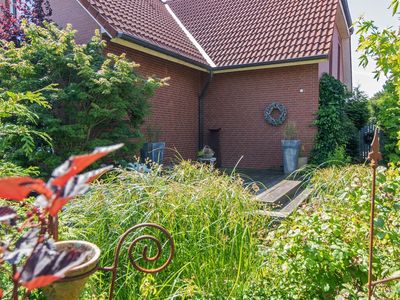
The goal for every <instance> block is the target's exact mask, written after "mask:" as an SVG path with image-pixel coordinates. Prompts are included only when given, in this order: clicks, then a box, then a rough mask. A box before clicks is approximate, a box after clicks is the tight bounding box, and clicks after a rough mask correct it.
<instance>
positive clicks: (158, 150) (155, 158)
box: [140, 142, 165, 165]
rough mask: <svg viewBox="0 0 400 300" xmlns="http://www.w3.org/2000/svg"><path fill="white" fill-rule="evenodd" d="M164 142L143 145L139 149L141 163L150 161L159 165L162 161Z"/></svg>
mask: <svg viewBox="0 0 400 300" xmlns="http://www.w3.org/2000/svg"><path fill="white" fill-rule="evenodd" d="M164 151H165V142H155V143H145V144H144V145H143V147H142V149H140V158H141V161H142V163H145V162H146V160H151V161H152V162H155V163H157V164H159V165H161V164H162V163H163V161H164Z"/></svg>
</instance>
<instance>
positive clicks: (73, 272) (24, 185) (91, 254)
mask: <svg viewBox="0 0 400 300" xmlns="http://www.w3.org/2000/svg"><path fill="white" fill-rule="evenodd" d="M122 146H123V144H118V145H114V146H110V147H99V148H96V149H95V150H94V151H93V152H92V153H90V154H83V155H77V156H72V157H70V158H69V159H68V160H67V161H66V162H65V163H63V164H62V165H61V166H59V167H58V168H56V169H55V170H54V171H53V173H52V177H51V178H50V180H49V181H48V182H47V183H45V182H44V181H42V180H41V179H33V178H30V177H9V178H2V179H0V198H4V199H7V200H11V201H16V202H24V206H25V207H27V208H28V209H27V213H26V218H25V219H24V218H22V217H20V216H19V215H18V214H17V211H16V210H15V209H13V208H11V207H7V206H4V207H0V226H4V227H5V228H6V230H7V232H12V238H11V239H7V240H5V241H0V266H1V265H2V264H4V263H8V264H10V265H11V266H12V271H11V272H12V274H11V275H12V276H11V277H12V281H13V291H12V299H13V300H17V299H18V297H19V293H18V290H19V289H20V287H21V286H22V287H23V288H25V290H26V291H25V296H24V297H27V296H29V295H30V293H31V291H32V290H33V289H37V288H44V292H45V294H46V295H47V296H48V297H49V298H50V299H61V300H62V299H68V300H71V299H78V297H79V294H80V292H81V290H82V289H83V287H84V285H85V283H86V281H87V279H88V277H89V276H90V275H91V274H93V273H94V272H96V271H98V270H103V271H110V272H112V281H111V288H110V299H112V297H113V291H114V287H115V280H116V275H117V270H118V261H119V255H120V250H121V247H122V244H123V242H124V241H125V239H126V238H127V236H128V235H129V234H130V233H131V232H134V231H136V230H137V229H140V228H145V227H150V228H156V229H158V230H160V231H161V232H162V233H163V234H164V235H165V236H167V238H168V242H169V246H170V255H169V257H168V260H167V261H166V262H165V263H164V264H163V265H162V266H161V267H159V268H156V269H146V268H143V267H141V266H140V265H139V264H138V263H137V262H136V259H135V258H134V257H133V254H132V251H133V249H134V248H135V246H136V244H137V243H138V242H139V241H142V240H150V241H152V242H154V243H155V245H156V248H157V253H156V255H155V256H153V257H149V254H148V248H147V246H145V247H144V249H143V252H142V259H144V260H145V261H150V262H153V261H157V260H158V259H159V258H160V256H161V253H162V244H161V242H160V241H159V240H158V239H156V238H155V237H153V236H150V235H144V236H141V237H138V238H136V239H135V240H134V241H133V242H132V243H131V245H130V247H129V250H128V254H129V257H130V259H131V263H132V265H133V266H134V267H135V268H136V269H137V270H139V271H142V272H146V273H156V272H159V271H161V270H163V269H165V268H166V267H167V266H168V265H169V263H170V262H171V260H172V257H173V255H174V243H173V240H172V237H171V235H170V234H169V233H168V232H167V231H166V230H165V229H164V228H162V227H161V226H158V225H155V224H139V225H136V226H134V227H132V228H130V229H129V230H127V231H126V232H125V233H124V234H123V235H122V236H121V238H120V240H119V242H118V245H117V247H116V252H115V258H114V264H113V265H112V266H111V267H106V268H100V267H99V266H98V261H99V258H100V249H99V248H98V247H97V246H96V245H94V244H91V243H88V242H84V241H63V242H55V240H57V239H58V222H57V218H58V213H59V212H60V210H61V209H62V208H63V207H64V205H65V204H67V203H68V202H69V201H70V200H71V199H72V198H73V197H75V196H77V195H81V194H84V193H85V192H87V191H88V189H89V184H90V183H91V182H93V181H94V180H95V179H96V178H98V177H99V176H101V175H102V174H104V173H105V172H107V171H108V170H110V169H111V168H112V166H108V167H104V168H101V169H98V170H94V171H90V172H87V173H84V174H79V173H80V172H81V171H83V170H84V169H86V168H87V167H88V166H89V165H91V164H92V163H94V162H95V161H97V160H98V159H100V158H102V157H104V156H106V155H107V154H109V153H111V152H113V151H115V150H117V149H119V148H121V147H122ZM33 194H36V195H38V196H37V197H36V201H35V202H34V203H33V204H31V203H29V202H25V201H26V199H27V198H28V197H29V196H31V195H33ZM23 219H24V221H23V222H19V221H20V220H23ZM2 297H3V291H2V289H1V288H0V299H1V298H2Z"/></svg>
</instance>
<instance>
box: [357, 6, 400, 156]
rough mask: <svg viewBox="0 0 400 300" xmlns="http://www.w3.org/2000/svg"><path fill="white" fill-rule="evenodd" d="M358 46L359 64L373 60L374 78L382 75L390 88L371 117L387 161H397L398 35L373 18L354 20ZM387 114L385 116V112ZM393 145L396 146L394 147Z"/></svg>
mask: <svg viewBox="0 0 400 300" xmlns="http://www.w3.org/2000/svg"><path fill="white" fill-rule="evenodd" d="M399 3H400V2H399V0H393V1H392V2H391V5H390V7H391V8H392V13H393V15H394V14H396V12H397V11H398V8H399ZM358 34H359V35H360V38H359V46H358V51H359V52H361V53H362V56H361V59H360V65H362V66H364V67H365V66H367V65H368V63H369V61H370V60H373V61H374V62H375V63H376V69H375V77H376V78H380V77H381V76H382V75H384V76H386V77H387V78H388V79H389V81H390V85H391V86H392V87H389V90H386V91H384V92H383V94H381V97H380V99H378V100H377V103H376V106H377V107H379V110H378V113H377V114H376V115H375V116H374V117H375V119H377V122H378V124H379V125H380V126H382V129H383V130H384V133H385V135H386V136H387V137H388V144H387V146H386V150H387V151H389V153H388V154H389V155H388V159H389V160H390V161H399V153H400V129H399V121H398V116H399V109H400V102H399V98H400V63H399V62H400V34H399V30H398V29H395V28H384V29H379V28H378V27H377V26H376V25H375V23H374V22H373V21H367V20H364V19H360V20H359V22H358ZM385 113H387V115H385ZM395 144H397V145H396V146H394V145H395Z"/></svg>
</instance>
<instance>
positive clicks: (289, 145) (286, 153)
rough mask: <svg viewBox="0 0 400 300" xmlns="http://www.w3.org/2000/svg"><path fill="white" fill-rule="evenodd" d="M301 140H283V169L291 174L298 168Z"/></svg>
mask: <svg viewBox="0 0 400 300" xmlns="http://www.w3.org/2000/svg"><path fill="white" fill-rule="evenodd" d="M300 146H301V142H300V141H299V140H282V150H283V170H284V172H285V174H290V173H292V172H294V171H296V170H297V165H298V162H299V153H300Z"/></svg>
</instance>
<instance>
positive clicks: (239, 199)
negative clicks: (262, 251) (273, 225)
mask: <svg viewBox="0 0 400 300" xmlns="http://www.w3.org/2000/svg"><path fill="white" fill-rule="evenodd" d="M242 183H243V182H242V181H241V180H240V178H238V177H230V176H227V175H221V174H220V173H219V172H218V171H212V170H211V169H210V168H209V167H207V166H205V165H202V164H198V165H192V164H190V163H189V162H182V163H181V164H179V165H176V166H175V167H174V168H173V169H172V170H163V171H161V170H153V171H152V172H151V173H149V174H146V175H144V174H141V173H137V172H126V171H122V170H119V171H117V172H115V174H114V175H113V174H111V176H110V177H109V178H107V179H106V180H104V181H103V182H98V183H97V184H95V185H94V188H93V190H92V191H91V192H89V193H88V194H87V195H86V196H85V197H82V198H80V199H76V200H74V201H72V202H71V203H70V204H69V206H67V208H66V210H65V212H64V213H63V214H61V216H60V220H61V223H62V226H61V227H60V228H61V229H62V230H63V231H64V232H62V238H63V239H83V240H87V241H91V242H93V243H95V244H97V245H99V246H100V248H101V250H102V261H101V265H102V266H106V265H111V264H112V256H113V253H114V247H115V245H116V243H117V239H118V237H119V235H120V234H122V233H123V232H124V231H125V230H127V229H128V228H130V227H131V226H133V225H136V224H138V223H140V222H153V223H157V224H160V225H162V226H164V227H165V228H166V229H168V230H169V231H170V232H171V233H172V235H173V238H174V241H175V244H176V254H175V258H174V260H173V262H172V264H171V265H170V266H169V267H168V268H167V269H166V270H165V271H163V272H161V273H159V274H157V275H153V276H149V275H144V274H141V273H138V272H137V271H135V270H134V269H133V268H132V266H131V265H130V263H129V261H128V257H127V256H126V251H127V248H128V246H129V242H128V243H127V245H125V246H124V250H123V251H125V252H124V253H125V254H123V255H122V256H121V258H122V260H121V262H120V267H121V269H120V270H119V274H118V280H117V288H116V293H117V297H116V298H117V299H234V298H235V299H241V298H242V295H243V291H244V289H246V288H247V287H248V286H249V283H250V281H252V280H253V279H254V277H255V276H256V275H257V270H258V269H259V267H260V265H261V263H262V261H261V259H260V258H261V257H260V255H258V245H259V244H260V240H259V238H258V237H259V235H260V233H261V232H262V231H263V230H265V229H264V228H265V226H266V222H267V221H268V220H266V218H265V217H262V218H260V217H257V216H254V215H253V214H252V212H253V211H254V210H255V209H256V207H255V203H254V202H253V201H252V197H253V196H252V195H251V194H250V193H249V192H248V191H246V190H244V189H243V187H242ZM140 233H142V234H143V233H144V232H140ZM140 233H137V234H136V237H137V236H138V234H140ZM134 237H135V234H133V235H132V236H131V237H130V240H133V239H134ZM149 244H150V245H151V247H150V248H149V251H150V253H152V255H153V254H154V250H155V249H154V244H152V243H151V242H150V243H149ZM140 246H141V245H139V250H141V248H140ZM134 253H136V251H134ZM136 254H137V253H136ZM135 257H138V256H136V255H135ZM165 258H166V257H165V253H164V255H163V256H162V258H161V260H163V259H164V260H165ZM138 263H139V264H142V265H144V266H145V267H151V266H152V267H154V266H155V265H154V264H152V265H148V264H147V265H146V264H145V263H143V261H138ZM159 265H160V264H158V266H159ZM109 280H110V276H109V274H103V273H101V272H99V273H97V274H96V275H94V276H93V278H92V280H91V282H90V285H89V287H88V288H87V290H86V294H85V296H84V297H83V299H92V298H96V299H102V298H103V297H105V295H106V294H107V291H108V288H109V282H110V281H109Z"/></svg>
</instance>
